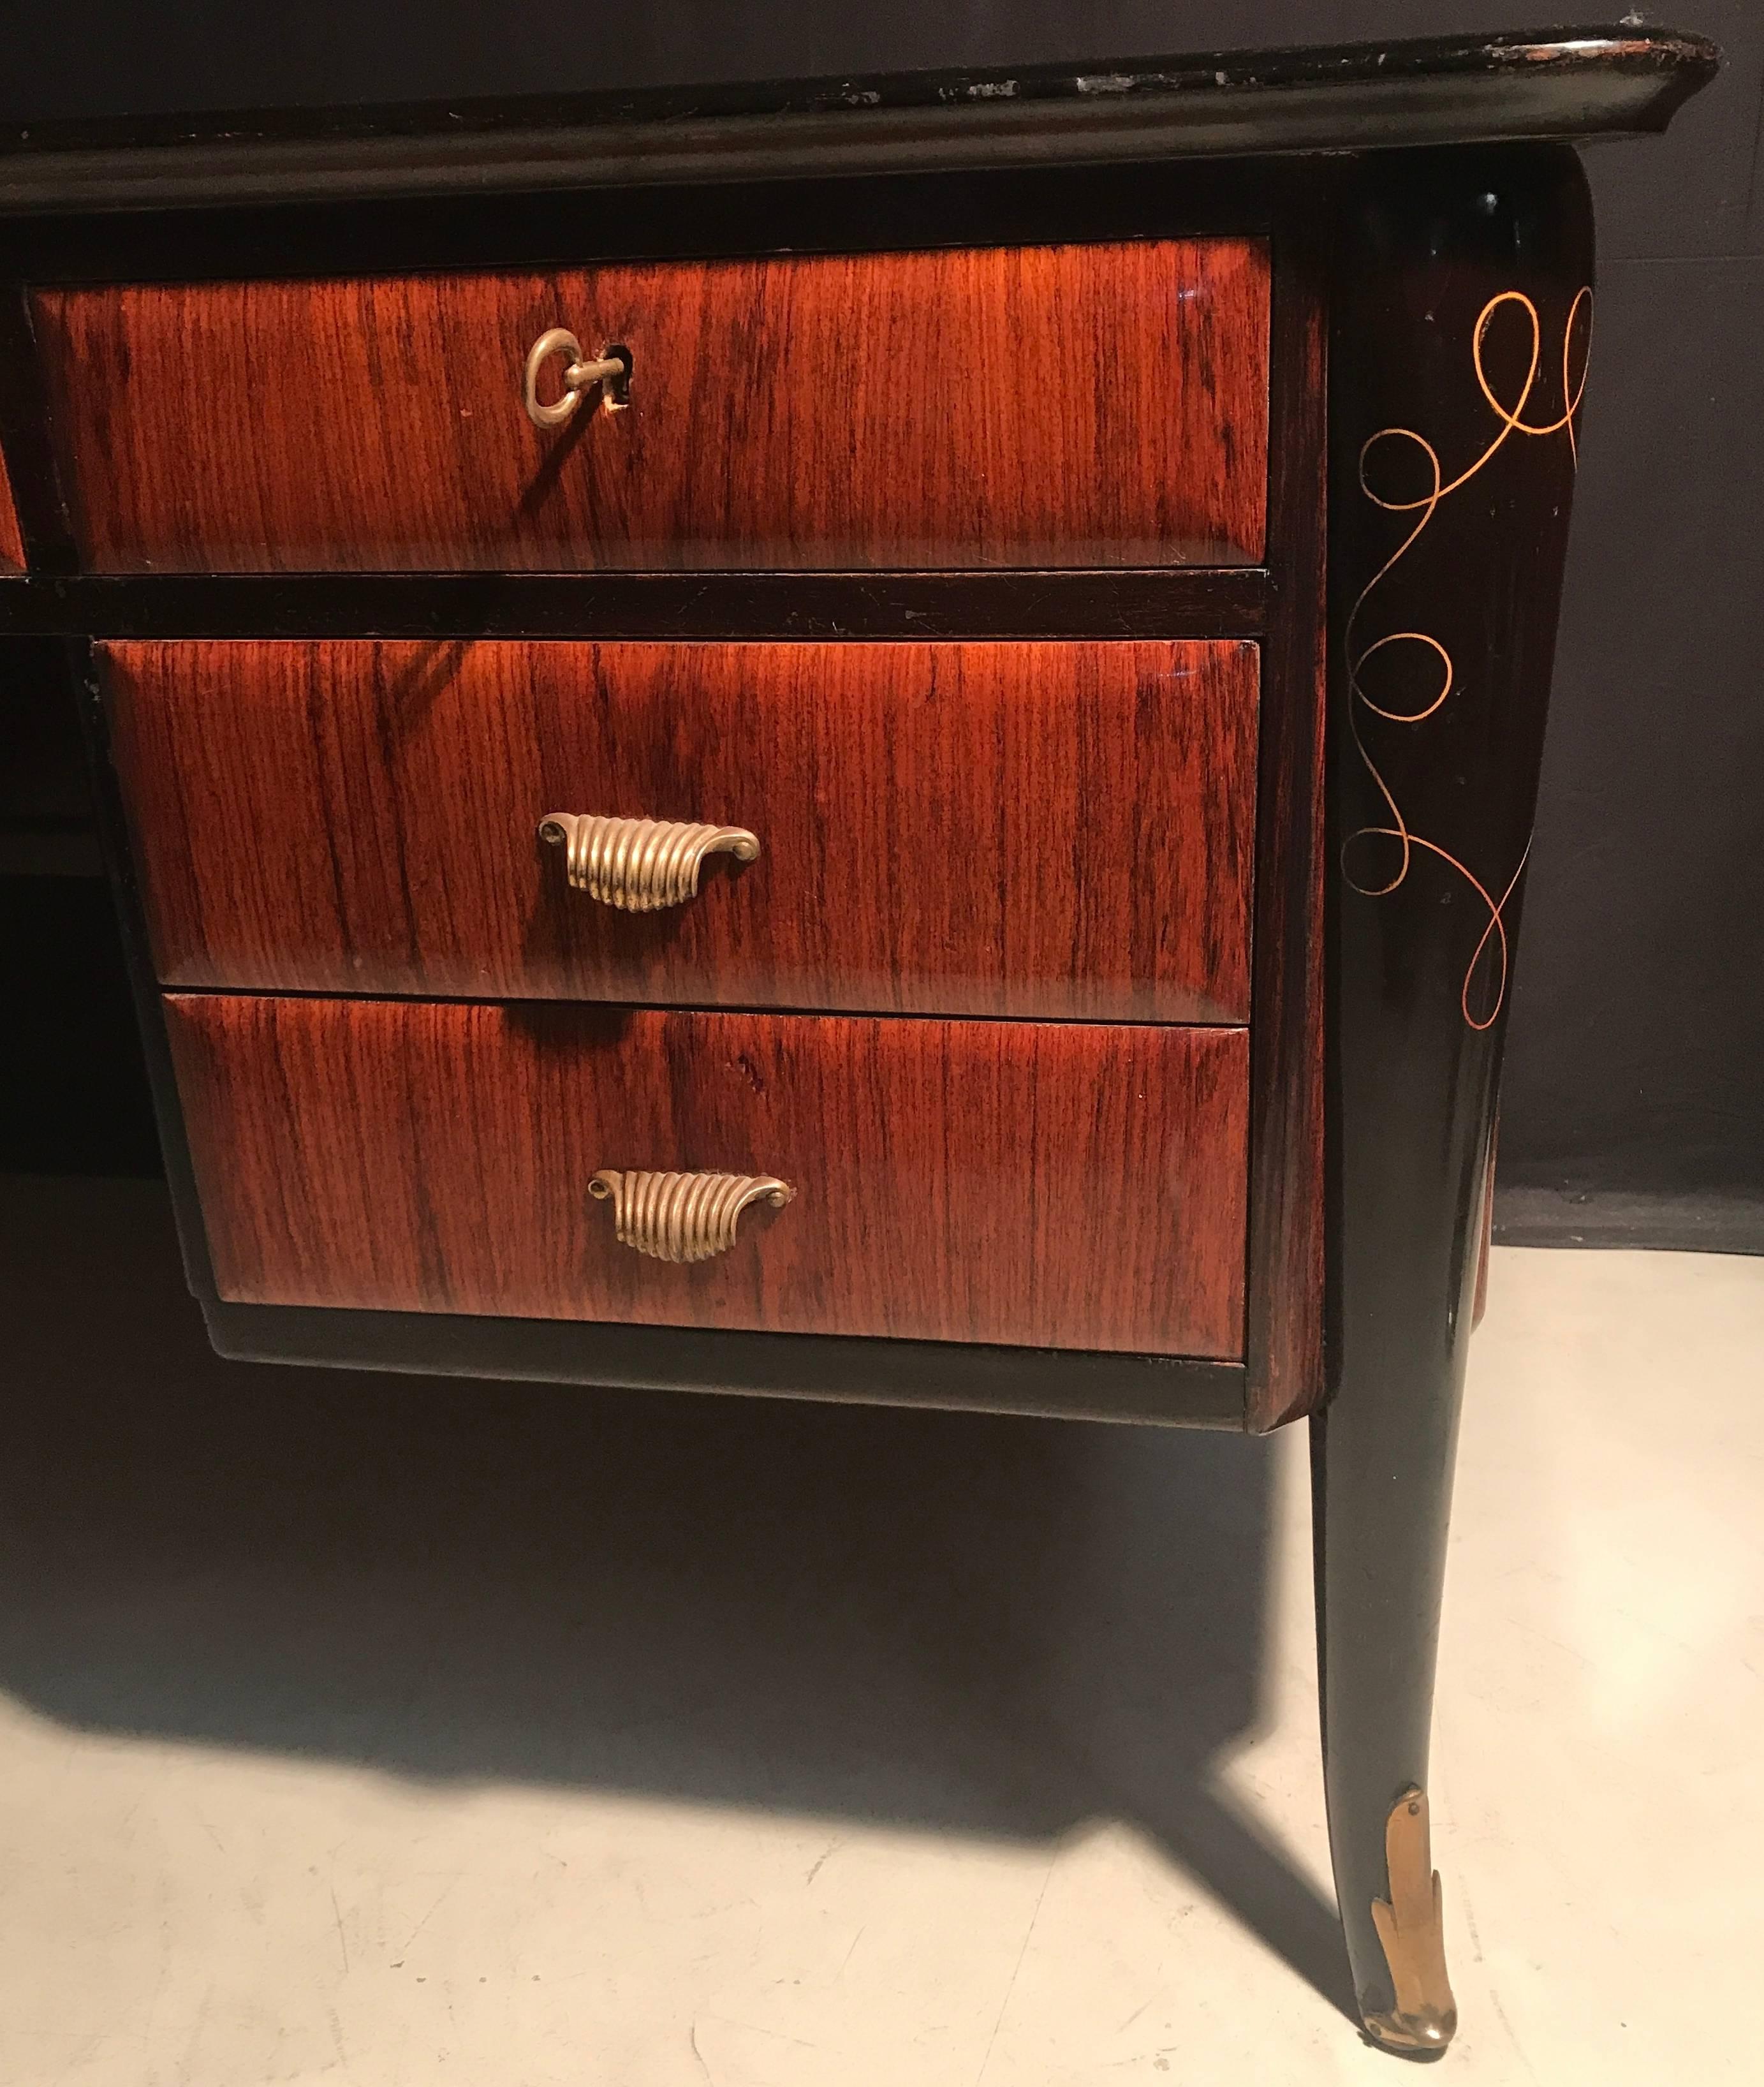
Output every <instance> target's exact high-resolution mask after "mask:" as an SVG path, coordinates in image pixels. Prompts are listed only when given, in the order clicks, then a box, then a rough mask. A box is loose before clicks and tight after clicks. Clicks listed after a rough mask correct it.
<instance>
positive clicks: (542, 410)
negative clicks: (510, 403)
mask: <svg viewBox="0 0 1764 2087" xmlns="http://www.w3.org/2000/svg"><path fill="white" fill-rule="evenodd" d="M554 355H560V356H563V358H564V388H563V391H562V392H561V393H560V395H559V396H558V397H557V398H556V399H553V400H552V403H551V404H550V405H548V406H542V405H541V404H540V403H539V372H540V371H541V370H542V369H543V368H544V367H545V365H546V364H547V363H548V362H549V361H551V359H552V356H554ZM630 368H631V365H630V362H629V361H628V359H627V358H626V357H625V356H623V355H612V354H606V355H600V356H595V357H594V359H593V360H592V361H590V360H589V359H588V358H587V357H586V356H584V355H583V354H582V343H581V342H580V341H579V340H577V338H576V336H575V335H574V334H573V333H572V332H571V331H570V330H569V327H568V326H552V327H551V328H550V329H549V331H547V332H544V333H542V334H541V335H539V339H537V340H536V341H535V342H534V344H533V345H532V346H531V347H530V348H529V349H528V350H527V352H526V378H525V382H524V385H523V395H524V397H525V399H526V417H527V418H528V420H530V421H531V422H532V423H533V425H534V426H535V428H560V427H562V425H564V423H565V420H568V419H569V416H570V415H571V414H572V413H573V412H575V410H576V408H577V407H578V406H579V405H580V404H581V403H582V395H583V394H584V393H585V392H589V391H599V393H600V396H601V403H603V405H607V406H622V405H623V404H624V403H625V401H624V399H623V398H622V397H621V396H620V393H621V392H622V391H623V390H624V380H625V378H626V377H627V376H628V374H629V372H630Z"/></svg>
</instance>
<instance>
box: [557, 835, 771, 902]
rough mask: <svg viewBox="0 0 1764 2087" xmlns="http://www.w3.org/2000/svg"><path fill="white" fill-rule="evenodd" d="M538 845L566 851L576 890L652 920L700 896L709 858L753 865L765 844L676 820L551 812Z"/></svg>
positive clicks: (566, 866)
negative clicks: (544, 843) (651, 915)
mask: <svg viewBox="0 0 1764 2087" xmlns="http://www.w3.org/2000/svg"><path fill="white" fill-rule="evenodd" d="M539 839H541V840H542V841H549V842H551V843H552V845H553V846H554V847H563V848H564V849H565V851H566V852H565V857H564V870H565V875H566V876H567V877H569V883H570V888H571V889H572V890H575V891H586V893H587V894H588V896H589V897H590V898H598V899H599V901H600V903H601V904H602V905H603V906H616V907H618V908H619V910H620V912H622V913H654V912H657V911H659V910H660V909H661V908H662V907H664V906H684V904H685V903H686V901H687V900H688V898H697V896H698V871H699V868H700V865H701V864H702V863H703V861H704V860H705V856H707V855H716V854H718V853H722V854H727V855H732V856H734V857H735V860H736V861H737V862H752V860H753V859H754V857H755V856H756V855H758V853H759V852H760V842H759V836H758V835H757V834H750V833H749V832H748V830H747V828H746V827H745V826H692V825H688V824H686V823H684V822H682V821H680V820H677V819H613V818H607V817H603V816H601V815H600V814H599V813H594V812H548V813H546V814H545V816H544V817H543V819H541V820H540V821H539Z"/></svg>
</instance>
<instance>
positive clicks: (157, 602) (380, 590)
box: [0, 566, 1268, 638]
mask: <svg viewBox="0 0 1764 2087" xmlns="http://www.w3.org/2000/svg"><path fill="white" fill-rule="evenodd" d="M1267 604H1268V574H1267V573H1266V572H1265V571H1264V570H1263V569H1262V568H1260V567H1259V566H1244V567H1241V568H1237V569H1232V568H1217V569H1215V568H1211V567H1208V568H1199V567H1195V568H1188V569H1184V568H1182V567H1172V568H1168V569H1164V570H1157V571H1140V570H1134V571H1127V572H966V573H888V572H878V573H586V574H583V573H563V574H555V573H515V574H507V573H394V574H380V573H313V574H304V573H303V574H249V573H248V574H139V575H137V574H126V575H109V574H104V575H100V574H65V575H63V574H28V575H26V576H23V577H22V578H15V579H11V580H0V637H5V636H41V635H45V634H54V635H66V636H78V635H85V636H90V637H93V638H247V637H250V638H444V637H469V638H611V637H620V638H969V637H974V638H978V637H1000V636H1003V637H1022V638H1065V637H1073V638H1099V637H1100V638H1257V637H1259V636H1260V635H1261V634H1262V631H1263V628H1264V626H1265V622H1266V618H1267Z"/></svg>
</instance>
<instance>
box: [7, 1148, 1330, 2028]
mask: <svg viewBox="0 0 1764 2087" xmlns="http://www.w3.org/2000/svg"><path fill="white" fill-rule="evenodd" d="M0 1341H3V1351H4V1354H5V1355H6V1364H7V1373H8V1375H9V1376H10V1379H11V1385H10V1389H9V1394H8V1401H7V1405H8V1417H7V1423H6V1435H7V1438H8V1442H7V1449H6V1455H5V1457H4V1459H3V1468H0V1513H3V1517H4V1523H3V1528H0V1687H4V1688H6V1689H7V1690H9V1691H11V1692H13V1693H14V1694H15V1695H17V1696H19V1697H20V1698H21V1699H23V1701H26V1702H28V1704H30V1705H32V1706H33V1707H34V1708H35V1709H37V1710H39V1711H40V1712H42V1713H44V1714H47V1715H49V1716H51V1717H53V1718H58V1719H60V1720H62V1721H63V1722H66V1723H68V1724H70V1725H74V1726H80V1727H83V1728H87V1729H92V1730H98V1731H111V1732H114V1731H126V1732H131V1733H144V1734H152V1735H163V1736H168V1737H172V1738H175V1739H190V1740H196V1741H201V1742H206V1743H214V1744H216V1745H221V1746H226V1747H232V1748H271V1749H276V1750H279V1751H282V1752H288V1753H290V1754H296V1755H300V1756H317V1757H328V1758H335V1759H340V1760H347V1761H351V1762H356V1763H361V1764H365V1765H369V1766H372V1767H374V1768H377V1769H382V1770H384V1771H385V1772H386V1773H389V1774H396V1775H403V1776H412V1777H424V1778H494V1779H499V1780H519V1779H523V1778H524V1779H530V1780H542V1781H546V1782H565V1783H575V1784H584V1785H591V1786H595V1787H599V1788H612V1789H624V1790H637V1791H643V1792H646V1793H654V1794H658V1795H677V1796H680V1797H684V1798H688V1799H696V1800H700V1801H709V1802H717V1803H729V1804H732V1805H739V1806H743V1807H763V1808H777V1809H781V1810H788V1811H792V1812H795V1811H802V1812H820V1813H828V1812H830V1813H834V1814H846V1815H849V1816H857V1817H862V1818H864V1819H867V1820H890V1821H899V1822H904V1823H908V1824H911V1825H917V1826H931V1827H941V1828H947V1829H951V1830H953V1831H956V1832H959V1833H976V1834H995V1835H1003V1836H1009V1837H1047V1836H1051V1835H1055V1834H1057V1833H1061V1832H1063V1831H1064V1830H1067V1829H1070V1828H1072V1826H1074V1825H1076V1824H1078V1823H1079V1822H1080V1821H1083V1820H1086V1819H1089V1818H1092V1817H1095V1816H1108V1817H1114V1818H1120V1819H1123V1820H1128V1821H1131V1822H1133V1823H1134V1824H1136V1825H1138V1826H1140V1828H1141V1829H1144V1830H1145V1831H1146V1832H1148V1833H1149V1834H1151V1835H1152V1836H1153V1837H1154V1838H1156V1839H1157V1841H1159V1842H1161V1844H1162V1845H1163V1846H1165V1848H1166V1849H1167V1850H1168V1851H1169V1853H1170V1855H1171V1856H1172V1857H1173V1858H1174V1859H1175V1860H1176V1861H1177V1862H1178V1863H1180V1864H1181V1865H1182V1867H1184V1868H1185V1869H1186V1870H1187V1871H1189V1872H1190V1873H1191V1874H1192V1875H1193V1876H1195V1878H1196V1879H1197V1880H1199V1883H1200V1884H1202V1885H1204V1887H1205V1888H1206V1889H1208V1890H1209V1891H1210V1892H1211V1893H1213V1894H1214V1895H1215V1896H1216V1897H1217V1898H1218V1899H1220V1900H1221V1901H1223V1902H1224V1903H1225V1905H1227V1906H1229V1907H1230V1908H1231V1909H1232V1910H1233V1911H1234V1913H1235V1914H1237V1915H1238V1917H1239V1918H1241V1919H1242V1921H1243V1922H1244V1923H1246V1926H1248V1927H1250V1928H1251V1929H1252V1930H1253V1931H1255V1932H1256V1933H1257V1934H1259V1935H1260V1936H1261V1937H1262V1938H1263V1940H1265V1941H1266V1942H1267V1944H1268V1946H1269V1947H1270V1948H1272V1949H1273V1950H1274V1951H1276V1953H1278V1954H1279V1955H1280V1956H1281V1957H1284V1958H1285V1960H1286V1961H1287V1962H1288V1963H1289V1965H1292V1967H1293V1969H1294V1970H1296V1971H1297V1973H1298V1974H1300V1975H1301V1976H1302V1977H1303V1978H1306V1979H1307V1980H1308V1981H1309V1982H1310V1983H1311V1984H1312V1985H1313V1986H1314V1987H1316V1988H1317V1989H1318V1990H1319V1991H1320V1992H1322V1993H1323V1994H1324V1995H1326V1997H1327V1998H1328V1999H1329V2000H1332V2002H1334V2003H1335V2004H1336V2005H1337V2006H1339V2007H1340V2008H1341V2009H1342V2012H1344V2014H1347V2015H1349V2018H1350V2019H1352V2018H1353V2002H1352V1995H1351V1991H1350V1989H1349V1982H1348V1977H1347V1970H1346V1965H1345V1962H1344V1958H1343V1955H1342V1948H1341V1943H1340V1934H1339V1931H1338V1929H1337V1927H1336V1918H1335V1913H1334V1910H1333V1908H1332V1906H1329V1905H1327V1903H1325V1902H1324V1901H1323V1900H1322V1899H1321V1898H1320V1897H1319V1896H1318V1895H1317V1893H1316V1892H1315V1891H1314V1889H1313V1888H1312V1886H1311V1885H1310V1883H1309V1881H1308V1880H1306V1879H1305V1878H1304V1877H1303V1876H1302V1875H1301V1874H1300V1873H1299V1872H1298V1871H1297V1870H1295V1869H1294V1867H1293V1866H1292V1865H1291V1864H1290V1863H1289V1862H1288V1860H1287V1859H1285V1856H1284V1855H1283V1854H1282V1853H1281V1851H1280V1850H1279V1849H1278V1848H1277V1847H1276V1846H1272V1845H1270V1844H1269V1843H1268V1842H1267V1841H1265V1840H1264V1839H1263V1837H1260V1836H1259V1833H1258V1832H1257V1830H1256V1829H1255V1825H1254V1824H1253V1822H1252V1821H1251V1820H1248V1819H1246V1817H1245V1816H1242V1814H1241V1813H1240V1812H1238V1811H1236V1810H1234V1808H1233V1807H1231V1806H1230V1805H1229V1803H1227V1802H1225V1801H1224V1800H1222V1799H1221V1796H1220V1795H1218V1793H1217V1791H1216V1789H1215V1779H1214V1776H1213V1773H1212V1765H1213V1763H1214V1762H1215V1761H1216V1757H1217V1756H1219V1754H1220V1753H1221V1750H1222V1749H1224V1748H1227V1747H1229V1746H1230V1745H1232V1744H1233V1743H1236V1742H1239V1741H1241V1740H1242V1739H1243V1738H1244V1737H1246V1735H1249V1734H1251V1732H1253V1731H1255V1727H1256V1724H1257V1718H1258V1704H1259V1684H1258V1675H1259V1663H1260V1659H1261V1654H1262V1641H1263V1607H1264V1600H1265V1594H1266V1581H1267V1577H1268V1543H1269V1517H1270V1508H1271V1500H1270V1482H1271V1477H1272V1467H1271V1463H1270V1460H1269V1457H1268V1452H1267V1449H1266V1448H1265V1446H1264V1445H1259V1444H1257V1443H1255V1442H1251V1441H1247V1440H1241V1439H1238V1438H1235V1437H1231V1436H1216V1435H1211V1434H1195V1433H1181V1434H1178V1433H1173V1432H1164V1431H1160V1430H1155V1429H1145V1428H1106V1427H1102V1426H1099V1425H1094V1424H1089V1423H1076V1422H1061V1421H1046V1420H1014V1419H999V1418H994V1417H991V1416H980V1415H952V1414H940V1413H922V1412H910V1411H886V1410H881V1409H864V1408H852V1407H838V1406H818V1405H791V1404H786V1403H776V1402H763V1401H758V1400H746V1399H726V1398H692V1397H687V1396H680V1395H671V1394H667V1393H637V1392H629V1393H604V1392H603V1393H595V1392H585V1391H581V1390H573V1389H552V1388H549V1387H543V1386H541V1387H535V1386H532V1385H497V1384H488V1383H474V1382H462V1381H449V1380H443V1379H429V1378H411V1377H398V1376H372V1375H364V1374H354V1373H343V1372H323V1371H293V1370H284V1369H279V1368H264V1367H259V1366H254V1365H250V1364H236V1363H224V1362H222V1361H220V1360H219V1359H218V1358H216V1357H215V1356H214V1355H212V1354H211V1352H210V1351H209V1349H208V1347H207V1342H206V1340H205V1338H204V1336H203V1333H202V1325H201V1321H200V1318H199V1317H198V1313H197V1312H196V1309H195V1308H194V1305H192V1304H190V1300H189V1299H188V1298H187V1296H186V1295H185V1291H184V1286H183V1282H182V1278H181V1272H180V1271H179V1270H178V1268H177V1255H176V1249H175V1247H174V1245H173V1241H172V1238H171V1232H170V1221H169V1217H168V1212H167V1209H166V1206H165V1201H164V1193H163V1191H162V1190H161V1189H160V1188H159V1187H158V1185H157V1184H151V1183H143V1182H94V1181H72V1180H23V1179H19V1178H12V1179H10V1180H6V1179H0Z"/></svg>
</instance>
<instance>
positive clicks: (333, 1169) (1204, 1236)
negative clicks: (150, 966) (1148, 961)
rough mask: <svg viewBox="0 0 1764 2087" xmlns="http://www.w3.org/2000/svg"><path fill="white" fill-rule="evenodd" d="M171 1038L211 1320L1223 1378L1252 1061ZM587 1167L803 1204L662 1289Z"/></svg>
mask: <svg viewBox="0 0 1764 2087" xmlns="http://www.w3.org/2000/svg"><path fill="white" fill-rule="evenodd" d="M166 1006H167V1014H168V1022H169V1026H170V1033H171V1040H172V1046H173V1059H174V1062H175V1065H176V1067H177V1078H178V1083H179V1086H180V1089H181V1093H182V1095H183V1099H184V1103H185V1113H186V1118H187V1121H188V1125H189V1130H190V1146H191V1151H192V1154H193V1157H194V1162H195V1166H196V1172H197V1177H198V1185H199V1188H200V1191H201V1195H202V1207H203V1212H204V1215H205V1218H206V1222H207V1231H208V1236H209V1242H210V1246H211V1251H212V1254H213V1259H214V1264H215V1273H216V1276H217V1278H218V1282H219V1289H220V1294H221V1295H222V1296H223V1297H224V1298H226V1299H228V1300H235V1301H242V1302H247V1303H258V1304H320V1305H332V1306H350V1307H356V1308H366V1309H378V1310H394V1311H425V1312H469V1313H488V1314H495V1315H499V1316H510V1317H523V1318H542V1319H589V1320H592V1319H607V1320H620V1321H637V1322H642V1323H647V1324H654V1325H684V1326H705V1327H711V1326H722V1327H752V1328H761V1329H771V1330H773V1331H774V1332H801V1333H830V1334H884V1335H896V1336H901V1337H908V1338H920V1339H927V1340H944V1341H983V1342H1010V1343H1021V1344H1026V1345H1029V1346H1036V1347H1074V1348H1098V1349H1117V1350H1127V1351H1145V1352H1161V1353H1169V1354H1184V1355H1199V1356H1210V1357H1215V1358H1234V1357H1237V1356H1239V1355H1242V1351H1243V1270H1244V1238H1245V1197H1246V1114H1247V1083H1248V1039H1247V1036H1246V1033H1245V1032H1244V1031H1242V1030H1225V1029H1210V1030H1185V1029H1173V1028H1148V1027H1141V1028H1109V1027H1105V1026H1097V1025H1075V1026H1064V1025H1059V1024H1052V1023H1038V1022H915V1021H908V1020H900V1019H889V1018H863V1019H854V1018H836V1017H821V1018H801V1017H799V1018H790V1017H788V1016H777V1015H750V1014H663V1013H658V1012H650V1011H646V1010H636V1011H633V1010H628V1009H587V1008H579V1007H569V1008H565V1007H546V1006H538V1005H529V1006H525V1007H497V1006H482V1005H480V1006H471V1005H458V1004H454V1005H423V1004H420V1003H413V1002H408V1001H405V1002H398V1001H341V1000H322V999H312V1000H301V999H288V1000H277V999H259V998H255V997H247V996H237V995H232V996H214V997H209V996H200V995H198V996H184V995H177V996H173V997H170V998H169V999H168V1001H167V1003H166ZM603 1169H611V1170H616V1172H619V1173H620V1175H621V1176H624V1175H626V1174H628V1173H632V1172H637V1171H639V1170H651V1169H654V1170H680V1171H693V1172H696V1171H700V1170H707V1171H712V1172H722V1173H725V1174H729V1175H734V1176H755V1177H761V1178H775V1179H776V1180H779V1181H781V1182H782V1183H783V1184H786V1186H787V1187H788V1189H790V1191H791V1192H792V1195H791V1200H790V1201H789V1202H788V1203H787V1204H786V1206H784V1207H782V1208H780V1209H774V1208H773V1207H772V1206H770V1204H769V1203H767V1202H765V1201H763V1200H761V1201H759V1202H758V1203H757V1204H756V1206H755V1207H752V1208H750V1209H748V1210H746V1211H745V1212H744V1214H742V1215H741V1216H740V1217H739V1219H738V1220H733V1221H732V1223H733V1231H734V1237H733V1243H732V1244H728V1245H727V1246H726V1250H724V1251H722V1252H719V1253H716V1254H715V1255H714V1257H710V1258H708V1259H705V1260H703V1261H698V1262H696V1263H690V1264H685V1265H676V1264H675V1263H672V1262H670V1261H664V1260H661V1259H657V1258H654V1257H652V1256H651V1255H650V1254H649V1253H645V1252H641V1251H638V1250H637V1249H636V1248H633V1246H630V1245H628V1244H621V1243H620V1239H619V1237H618V1236H617V1234H618V1231H619V1230H620V1227H621V1225H624V1224H626V1223H627V1221H629V1223H631V1224H633V1225H635V1226H636V1227H637V1229H638V1230H639V1231H641V1212H639V1213H637V1214H636V1216H635V1217H631V1216H630V1214H629V1213H628V1211H627V1210H625V1209H624V1205H623V1204H621V1202H620V1199H619V1197H613V1198H612V1199H611V1200H609V1201H605V1202H603V1201H596V1200H595V1198H594V1196H593V1195H592V1194H591V1193H590V1184H592V1183H593V1182H594V1177H595V1176H596V1175H597V1173H599V1172H601V1171H602V1170H603ZM622 1193H623V1189H622V1188H621V1194H622Z"/></svg>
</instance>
